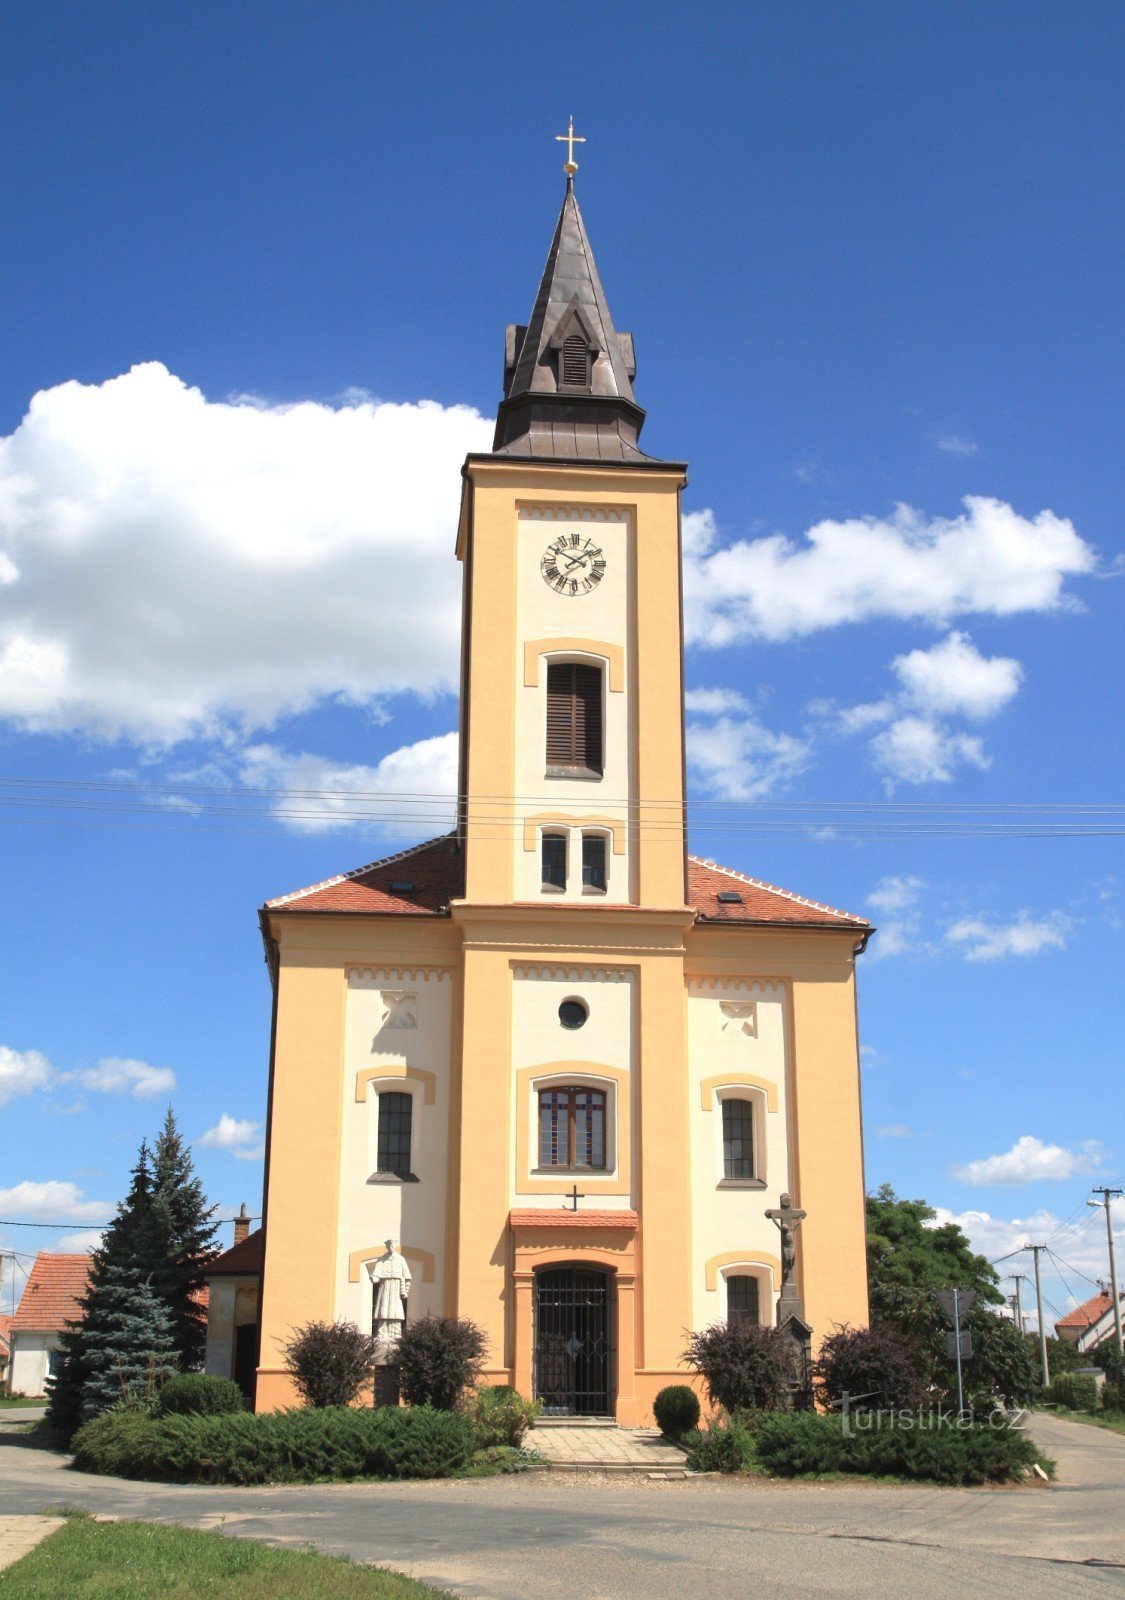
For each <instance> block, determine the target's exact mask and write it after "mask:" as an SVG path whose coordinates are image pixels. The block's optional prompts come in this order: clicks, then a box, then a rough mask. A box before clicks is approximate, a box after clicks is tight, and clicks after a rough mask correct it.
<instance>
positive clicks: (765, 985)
mask: <svg viewBox="0 0 1125 1600" xmlns="http://www.w3.org/2000/svg"><path fill="white" fill-rule="evenodd" d="M687 986H688V993H689V994H729V993H730V992H731V991H732V990H736V991H737V990H741V992H742V993H743V994H753V993H755V992H757V993H759V994H783V993H784V992H785V984H784V982H783V981H782V979H780V978H723V977H717V978H691V977H689V978H688V980H687Z"/></svg>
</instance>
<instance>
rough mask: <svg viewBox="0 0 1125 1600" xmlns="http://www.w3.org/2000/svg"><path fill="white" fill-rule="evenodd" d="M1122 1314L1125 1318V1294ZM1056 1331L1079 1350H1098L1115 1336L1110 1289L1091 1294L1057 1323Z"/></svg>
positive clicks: (1122, 1300)
mask: <svg viewBox="0 0 1125 1600" xmlns="http://www.w3.org/2000/svg"><path fill="white" fill-rule="evenodd" d="M1121 1315H1122V1318H1123V1319H1125V1294H1123V1295H1122V1296H1121ZM1055 1333H1056V1334H1057V1336H1058V1337H1059V1338H1060V1339H1064V1340H1065V1341H1066V1343H1067V1344H1074V1345H1077V1346H1078V1348H1079V1350H1096V1349H1097V1348H1098V1346H1099V1345H1103V1344H1105V1343H1106V1342H1107V1340H1109V1339H1112V1338H1113V1336H1114V1319H1113V1298H1112V1296H1111V1295H1110V1293H1109V1291H1108V1289H1102V1290H1100V1291H1099V1292H1098V1293H1097V1294H1095V1295H1093V1296H1091V1298H1090V1299H1089V1300H1087V1301H1086V1302H1085V1303H1084V1304H1083V1305H1080V1306H1076V1307H1075V1308H1074V1310H1073V1311H1071V1312H1069V1313H1068V1314H1067V1315H1066V1316H1065V1317H1063V1318H1062V1320H1061V1321H1059V1322H1056V1323H1055Z"/></svg>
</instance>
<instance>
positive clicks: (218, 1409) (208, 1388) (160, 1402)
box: [153, 1372, 246, 1417]
mask: <svg viewBox="0 0 1125 1600" xmlns="http://www.w3.org/2000/svg"><path fill="white" fill-rule="evenodd" d="M245 1410H246V1401H245V1400H244V1399H243V1396H242V1390H241V1389H240V1388H239V1387H238V1385H237V1383H235V1382H234V1380H233V1379H232V1378H216V1377H214V1376H212V1374H211V1373H209V1372H178V1373H177V1374H176V1376H175V1377H174V1378H169V1379H168V1382H167V1383H166V1384H165V1385H164V1387H163V1388H162V1389H161V1391H160V1393H159V1394H158V1395H157V1397H156V1405H155V1406H154V1407H153V1411H154V1413H155V1415H156V1416H158V1417H172V1416H184V1417H212V1416H215V1417H217V1416H222V1415H224V1414H226V1413H228V1412H232V1411H245Z"/></svg>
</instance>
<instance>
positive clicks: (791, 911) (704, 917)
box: [266, 834, 870, 932]
mask: <svg viewBox="0 0 1125 1600" xmlns="http://www.w3.org/2000/svg"><path fill="white" fill-rule="evenodd" d="M463 880H464V863H463V860H462V857H461V856H460V854H459V853H458V851H457V849H456V845H455V843H454V839H453V836H452V834H446V835H445V836H444V837H443V838H441V839H431V840H429V841H428V842H427V843H426V844H419V845H415V846H414V847H413V848H412V849H410V850H401V851H399V853H398V854H397V855H393V856H387V857H386V858H385V859H384V860H382V861H372V862H369V863H368V865H367V866H365V867H356V868H354V869H353V870H352V871H351V872H344V873H341V874H340V876H339V877H336V878H328V879H326V880H325V881H324V882H323V883H314V884H312V885H311V886H310V887H309V888H307V889H298V890H296V891H295V892H294V893H293V894H285V895H279V896H278V897H277V899H275V900H267V901H266V910H267V911H282V912H290V911H302V912H303V911H333V912H353V913H354V912H360V913H367V914H369V915H386V914H388V913H389V914H394V915H398V916H440V915H443V914H444V913H446V912H447V911H448V909H449V902H450V901H451V900H456V899H459V898H460V897H461V895H462V894H463V893H464V881H463ZM395 884H398V885H400V887H399V888H397V889H396V888H395V887H394V885H395ZM404 884H410V885H412V888H410V889H405V888H403V887H401V886H402V885H404ZM688 889H689V893H690V896H691V904H692V906H693V907H694V908H695V911H696V914H697V916H698V918H699V920H700V921H701V922H707V923H711V922H729V923H736V924H741V925H753V924H755V923H758V924H761V923H769V924H775V925H776V924H782V925H792V926H794V927H806V928H809V927H815V928H852V929H854V930H856V931H857V932H865V931H866V930H867V929H868V928H869V927H870V923H869V922H868V921H867V919H866V918H865V917H855V916H850V915H849V914H848V913H847V912H846V911H837V910H835V909H834V907H832V906H826V905H821V904H820V902H819V901H817V900H808V899H806V898H805V897H804V896H803V895H798V894H793V893H791V892H790V891H789V890H788V889H779V888H777V887H776V886H775V885H774V884H771V883H763V882H762V881H761V879H759V878H748V877H746V876H744V874H742V873H740V872H734V871H732V869H731V868H729V867H720V866H717V865H716V864H715V862H714V861H703V860H701V859H700V858H699V857H698V856H689V857H688ZM722 893H727V894H739V895H741V897H742V898H741V900H740V901H730V902H722V901H720V900H719V898H718V897H719V895H720V894H722ZM566 904H568V902H565V901H554V902H552V907H554V906H563V905H566ZM583 909H588V908H587V907H584V908H583Z"/></svg>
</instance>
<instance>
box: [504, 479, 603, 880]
mask: <svg viewBox="0 0 1125 1600" xmlns="http://www.w3.org/2000/svg"><path fill="white" fill-rule="evenodd" d="M571 531H573V532H576V533H578V534H580V535H581V536H582V538H583V539H586V538H587V537H589V538H591V539H592V540H593V541H594V543H595V544H596V545H599V546H600V547H601V550H602V552H603V553H604V555H605V559H606V570H605V573H604V576H603V577H602V580H601V582H600V583H599V584H598V586H597V588H596V589H594V590H592V591H591V592H590V593H589V594H578V595H564V594H556V592H555V591H554V590H553V589H552V588H550V587H549V585H548V584H547V583H545V582H544V580H543V576H542V573H541V571H540V561H541V560H542V557H543V553H544V551H545V550H546V548H547V546H548V545H549V544H551V543H552V542H553V541H554V540H555V539H557V538H558V537H559V536H560V534H564V533H569V532H571ZM633 545H634V541H633V528H632V521H631V518H630V517H629V515H628V514H627V513H626V512H625V511H618V510H613V509H606V510H597V511H593V510H591V509H589V508H587V509H585V510H578V509H573V508H572V509H569V510H568V509H566V508H561V507H560V508H556V507H552V506H522V507H521V508H520V511H519V514H518V529H517V541H516V561H517V587H516V651H515V659H514V660H513V663H512V671H513V673H514V674H515V675H516V684H517V691H516V773H515V795H516V800H515V827H514V829H513V839H512V849H513V874H512V881H513V883H514V885H515V898H516V900H538V899H540V898H549V899H552V900H557V899H567V900H582V899H590V898H593V899H596V900H598V901H601V902H603V903H604V902H607V901H608V902H610V903H613V904H627V903H628V902H629V901H630V900H631V899H633V898H634V892H633V882H632V872H631V867H632V851H631V849H630V842H629V838H628V831H627V830H626V833H625V835H624V843H625V849H624V852H623V853H621V854H615V853H614V851H613V849H612V848H609V849H607V852H606V864H607V868H608V873H607V887H606V893H605V894H604V895H602V894H597V895H593V896H591V895H590V894H589V892H587V894H586V895H584V894H583V890H582V838H581V830H580V829H579V828H574V829H573V830H571V833H570V848H569V851H568V873H567V887H566V891H565V894H561V895H560V894H557V893H552V894H551V895H550V896H549V897H548V896H544V895H543V892H542V884H541V867H540V844H539V835H540V832H541V830H540V829H539V828H538V827H537V828H536V829H534V830H529V832H530V833H531V834H532V835H533V838H532V840H531V842H532V843H533V846H534V847H533V849H531V850H528V849H526V848H525V846H526V844H527V843H528V842H529V841H528V839H527V838H525V833H524V828H523V819H524V818H525V817H528V816H541V815H543V814H544V813H548V814H550V815H551V816H552V817H554V816H557V817H558V819H559V821H560V822H563V823H565V821H566V818H567V817H568V816H588V815H590V814H591V813H594V814H598V815H605V816H606V817H608V818H611V819H612V820H614V821H620V822H626V821H627V820H628V815H629V808H628V804H627V802H628V800H629V799H630V798H632V796H633V788H634V772H633V767H634V762H633V757H632V749H631V741H630V729H631V725H632V718H631V716H630V710H629V708H630V706H631V704H632V701H633V694H632V675H633V674H632V663H633V655H634V651H633V647H632V618H631V600H630V597H631V594H632V588H633V570H634V560H633ZM557 638H570V639H581V640H590V641H592V643H591V652H590V658H592V659H594V660H596V661H600V662H602V663H604V665H603V675H604V676H603V684H604V688H603V702H602V710H603V729H604V755H605V770H604V772H603V774H602V776H601V778H600V779H589V778H583V779H567V778H548V777H547V776H546V738H547V732H546V729H547V673H546V670H545V669H543V668H541V670H540V671H539V673H538V679H539V681H538V683H537V684H535V685H534V686H531V685H528V684H526V683H525V682H524V645H525V643H526V641H528V640H537V639H557ZM594 641H596V642H598V643H608V644H611V645H616V646H618V647H620V648H621V649H622V650H623V652H624V685H623V688H622V689H620V690H617V689H611V688H610V674H609V670H608V660H607V658H606V657H605V655H604V654H602V653H600V652H599V651H598V649H597V643H594ZM546 659H547V660H548V661H550V660H582V659H587V658H585V657H583V655H582V653H581V652H580V651H579V650H577V649H567V650H560V651H555V652H552V653H551V654H549V655H548V656H547V658H546ZM505 809H506V808H505Z"/></svg>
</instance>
